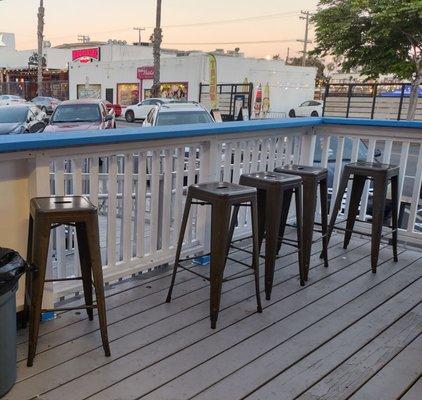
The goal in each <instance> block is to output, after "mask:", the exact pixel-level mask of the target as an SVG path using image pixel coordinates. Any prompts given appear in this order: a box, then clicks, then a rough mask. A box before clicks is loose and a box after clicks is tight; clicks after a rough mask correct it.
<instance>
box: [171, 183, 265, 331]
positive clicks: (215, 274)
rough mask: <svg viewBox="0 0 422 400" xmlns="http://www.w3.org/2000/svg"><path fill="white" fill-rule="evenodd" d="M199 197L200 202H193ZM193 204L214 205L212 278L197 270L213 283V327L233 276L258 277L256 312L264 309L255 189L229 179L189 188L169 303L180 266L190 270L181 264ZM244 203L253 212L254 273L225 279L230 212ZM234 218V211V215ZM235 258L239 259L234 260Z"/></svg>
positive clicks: (211, 307)
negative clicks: (260, 290) (224, 286)
mask: <svg viewBox="0 0 422 400" xmlns="http://www.w3.org/2000/svg"><path fill="white" fill-rule="evenodd" d="M193 200H197V201H193ZM192 204H198V205H211V252H210V253H209V255H210V256H211V262H210V277H209V278H208V277H207V276H204V275H202V274H199V273H197V272H195V274H196V275H199V276H200V277H202V278H204V279H206V280H208V281H209V282H210V319H211V328H212V329H215V328H216V324H217V318H218V312H219V310H220V298H221V288H222V284H223V282H226V281H230V280H232V279H238V278H241V277H244V276H248V275H254V277H255V294H256V302H257V311H258V312H259V313H260V312H262V307H261V298H260V293H259V250H258V209H257V208H258V207H257V198H256V190H255V189H252V188H250V187H245V186H240V185H236V184H234V183H227V182H212V183H201V184H197V185H191V186H189V188H188V194H187V198H186V204H185V210H184V213H183V219H182V225H181V228H180V234H179V241H178V244H177V251H176V258H175V262H174V268H173V276H172V279H171V284H170V287H169V291H168V295H167V299H166V302H167V303H169V302H170V301H171V295H172V291H173V286H174V281H175V279H176V273H177V269H178V268H179V267H180V268H182V269H184V270H186V271H189V272H193V271H190V270H189V269H188V268H186V267H184V266H183V265H181V264H180V263H181V262H183V261H186V260H189V258H188V259H185V260H180V255H181V251H182V244H183V238H184V235H185V231H186V225H187V222H188V218H189V211H190V207H191V205H192ZM241 206H249V207H250V208H251V215H252V238H253V254H252V266H251V267H252V269H253V272H252V273H251V274H246V275H239V276H236V277H235V278H231V279H228V278H227V279H225V278H224V268H225V265H226V260H227V258H228V256H227V255H228V247H229V245H230V242H231V239H232V234H233V231H230V229H229V227H230V214H231V212H232V207H235V208H237V209H238V207H241ZM233 217H234V214H233ZM232 261H236V260H232Z"/></svg>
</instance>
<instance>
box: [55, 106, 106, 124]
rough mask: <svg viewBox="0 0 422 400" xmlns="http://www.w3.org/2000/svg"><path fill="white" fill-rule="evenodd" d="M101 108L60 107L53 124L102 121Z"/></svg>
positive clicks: (57, 109)
mask: <svg viewBox="0 0 422 400" xmlns="http://www.w3.org/2000/svg"><path fill="white" fill-rule="evenodd" d="M100 120H101V115H100V108H99V107H98V105H97V104H69V105H63V106H58V107H57V108H56V111H55V112H54V114H53V117H52V118H51V122H52V123H59V122H94V121H100Z"/></svg>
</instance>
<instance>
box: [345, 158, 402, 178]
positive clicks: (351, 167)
mask: <svg viewBox="0 0 422 400" xmlns="http://www.w3.org/2000/svg"><path fill="white" fill-rule="evenodd" d="M344 168H345V169H347V170H348V172H349V173H350V174H356V175H364V176H373V175H374V174H386V175H387V178H390V177H391V176H395V175H398V173H399V171H400V167H399V166H397V165H391V164H381V163H376V162H369V161H356V162H353V163H348V164H346V165H345V167H344Z"/></svg>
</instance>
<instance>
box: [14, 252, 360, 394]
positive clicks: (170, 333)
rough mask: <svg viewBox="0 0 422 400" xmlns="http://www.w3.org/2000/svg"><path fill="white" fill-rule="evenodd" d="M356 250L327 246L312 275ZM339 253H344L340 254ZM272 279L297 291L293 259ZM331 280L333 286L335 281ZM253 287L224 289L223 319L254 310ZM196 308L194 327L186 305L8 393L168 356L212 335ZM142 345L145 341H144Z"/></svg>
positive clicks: (101, 384)
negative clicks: (327, 256)
mask: <svg viewBox="0 0 422 400" xmlns="http://www.w3.org/2000/svg"><path fill="white" fill-rule="evenodd" d="M357 250H358V249H356V248H355V249H354V250H353V249H351V251H350V254H351V253H353V256H351V255H350V256H349V259H347V257H346V255H347V254H349V253H348V252H345V251H344V250H343V249H341V246H337V247H336V249H335V250H333V251H332V254H337V257H338V258H339V260H340V261H339V262H338V263H336V264H335V265H333V267H332V268H329V270H328V271H327V270H326V269H325V268H323V267H322V266H321V265H319V266H317V267H314V270H315V272H313V276H314V279H318V275H319V276H320V279H322V278H324V277H329V276H330V273H334V272H335V271H336V269H341V268H345V267H346V266H347V265H348V264H350V262H351V259H353V260H355V259H356V258H357V257H358V256H359V253H358V251H357ZM360 252H361V255H363V256H367V248H366V247H365V248H362V249H361V250H360ZM343 257H346V258H345V259H344V258H343ZM318 260H319V256H318V255H316V256H314V257H313V263H316V262H317V261H318ZM281 261H282V260H281ZM365 264H366V265H365V267H367V262H365ZM317 271H318V272H317ZM317 274H318V275H317ZM275 279H276V283H278V284H279V285H280V286H281V287H280V289H281V291H280V293H279V296H281V295H282V293H283V292H282V290H283V283H285V285H288V287H289V288H290V289H289V291H290V293H292V292H297V291H300V290H302V288H300V286H299V285H298V284H297V264H296V262H294V263H293V264H292V265H291V266H290V267H287V268H283V269H282V270H279V271H277V272H276V274H275ZM332 285H334V287H335V283H333V284H332ZM253 292H254V291H253V284H252V283H251V282H250V283H249V286H248V287H240V288H238V289H237V290H234V291H233V293H231V296H230V297H228V294H229V293H225V294H224V295H223V298H222V300H223V308H227V311H226V313H227V314H229V315H230V319H228V320H227V323H228V324H229V323H231V324H234V323H235V322H236V321H237V320H239V319H242V318H245V316H248V315H250V314H251V312H254V311H255V305H254V301H250V302H244V301H242V299H245V297H249V298H250V299H253ZM288 294H289V292H287V295H288ZM196 295H197V294H196V293H194V294H193V296H192V297H196ZM275 298H276V297H275ZM185 301H186V300H185ZM237 303H239V306H237ZM230 304H232V306H233V308H235V307H236V310H237V312H236V313H235V312H234V311H236V310H233V312H232V310H231V309H230V308H228V307H229V306H230ZM163 306H164V307H166V308H168V309H170V310H171V309H174V308H177V303H176V302H172V303H170V304H169V305H163ZM201 307H202V311H201V310H200V309H199V310H198V313H199V315H200V318H199V321H197V322H196V325H195V326H196V328H197V329H193V328H192V326H191V323H190V321H192V318H193V317H196V319H198V315H193V313H192V310H188V311H187V312H186V313H185V314H184V315H179V316H177V315H176V316H175V317H172V318H168V319H167V320H164V321H161V322H160V323H158V324H155V326H151V327H147V328H146V329H142V330H139V331H136V332H134V333H133V334H131V335H129V336H127V337H125V338H123V340H120V341H116V342H115V343H113V344H112V346H111V348H112V358H111V359H106V358H104V356H103V354H102V350H101V349H96V350H93V351H91V352H88V353H86V354H83V355H82V356H81V357H78V358H77V359H72V360H69V361H68V362H65V363H63V364H60V365H58V366H57V367H56V368H55V369H54V370H49V371H45V372H43V373H41V374H39V375H37V376H34V377H32V378H29V379H26V380H24V381H23V382H20V383H18V384H17V385H16V386H15V388H14V393H16V394H18V395H19V396H20V398H22V399H24V398H27V397H30V396H35V395H38V394H43V393H44V392H46V391H48V390H53V389H54V388H57V387H60V386H61V385H64V384H65V383H66V382H67V381H70V380H71V379H78V378H79V379H85V376H84V375H86V376H87V377H88V375H89V372H90V371H93V370H94V371H93V372H92V374H96V373H97V371H96V368H97V369H98V368H100V367H101V366H102V365H106V364H109V363H111V362H112V361H113V360H117V361H119V359H120V358H121V360H120V361H119V362H120V363H122V364H123V365H125V367H124V368H123V369H122V368H121V367H120V366H116V365H114V363H113V365H111V366H110V368H111V369H112V370H114V377H113V378H112V381H113V380H115V379H116V378H117V377H118V376H121V375H122V374H123V376H124V374H125V373H128V372H127V370H128V368H129V366H130V365H133V367H131V368H134V369H135V371H136V370H137V368H139V364H140V363H145V362H148V360H151V358H152V359H157V358H158V359H160V357H163V356H165V355H168V354H169V353H170V354H171V352H172V351H176V350H180V349H181V348H184V347H186V346H188V345H189V344H190V343H191V342H192V341H194V340H201V339H203V338H206V337H207V336H209V335H210V334H212V332H211V331H210V329H209V321H208V311H209V310H208V301H207V300H206V301H205V302H204V304H203V305H202V306H201ZM252 307H253V308H252ZM239 309H240V311H239ZM252 310H253V311H252ZM223 313H224V310H223V311H222V315H223ZM201 318H202V319H201ZM194 321H195V319H194ZM183 327H185V328H183ZM182 328H183V329H182ZM157 335H158V338H160V336H161V337H162V338H163V340H162V341H156V342H155V341H154V340H158V339H157ZM163 342H164V343H170V344H171V345H172V346H171V347H170V348H168V346H167V347H165V346H164V344H163ZM148 344H149V346H147V345H148ZM144 347H145V348H144ZM164 351H166V353H164V354H163V352H164ZM143 353H148V357H147V356H143V355H142V354H143ZM138 357H141V359H138ZM129 361H130V363H129ZM38 362H39V358H38V357H37V363H38ZM37 363H35V365H34V367H36V365H37ZM146 365H148V364H146ZM34 367H33V368H34ZM99 375H101V374H99ZM89 382H90V385H89V386H91V387H92V386H95V387H98V388H99V389H101V388H102V387H106V386H108V385H109V384H110V382H111V381H110V379H108V378H107V379H104V381H103V380H99V381H95V383H94V381H93V380H92V379H89ZM73 383H75V384H76V385H75V386H76V387H79V386H80V385H79V383H77V381H75V382H73ZM89 386H88V387H87V388H86V389H87V390H88V389H89ZM95 387H94V389H95ZM57 390H59V389H57ZM65 392H67V390H65ZM67 394H69V393H67ZM43 396H44V397H45V396H46V395H45V394H44V395H43ZM53 396H54V395H53ZM53 396H52V398H54V397H53ZM80 397H81V396H80Z"/></svg>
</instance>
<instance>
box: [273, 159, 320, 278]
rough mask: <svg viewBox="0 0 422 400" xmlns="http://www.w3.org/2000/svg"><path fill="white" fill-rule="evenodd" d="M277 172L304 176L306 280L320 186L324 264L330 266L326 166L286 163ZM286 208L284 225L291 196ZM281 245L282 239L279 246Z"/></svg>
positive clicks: (304, 257)
mask: <svg viewBox="0 0 422 400" xmlns="http://www.w3.org/2000/svg"><path fill="white" fill-rule="evenodd" d="M274 171H275V172H280V173H283V174H288V175H298V176H300V177H301V178H302V185H303V200H304V202H305V203H306V204H304V206H303V259H304V260H303V262H304V265H305V281H307V280H308V274H309V267H310V260H311V252H312V244H313V243H314V242H315V241H314V240H313V233H314V230H315V229H314V226H315V212H316V206H317V197H318V186H319V190H320V203H321V231H320V232H321V234H322V237H321V238H322V253H321V255H322V258H324V266H325V267H328V235H327V232H328V189H327V177H328V172H327V169H326V168H320V167H313V166H305V165H296V164H292V165H285V166H282V167H277V168H276V169H275V170H274ZM285 206H286V207H285V210H287V212H284V213H283V220H282V222H281V224H282V227H284V226H286V220H287V216H288V211H289V208H290V198H289V197H288V198H287V199H286V204H285ZM283 233H284V232H283V230H281V231H280V238H282V237H283ZM280 245H281V240H280V243H279V246H280Z"/></svg>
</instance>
